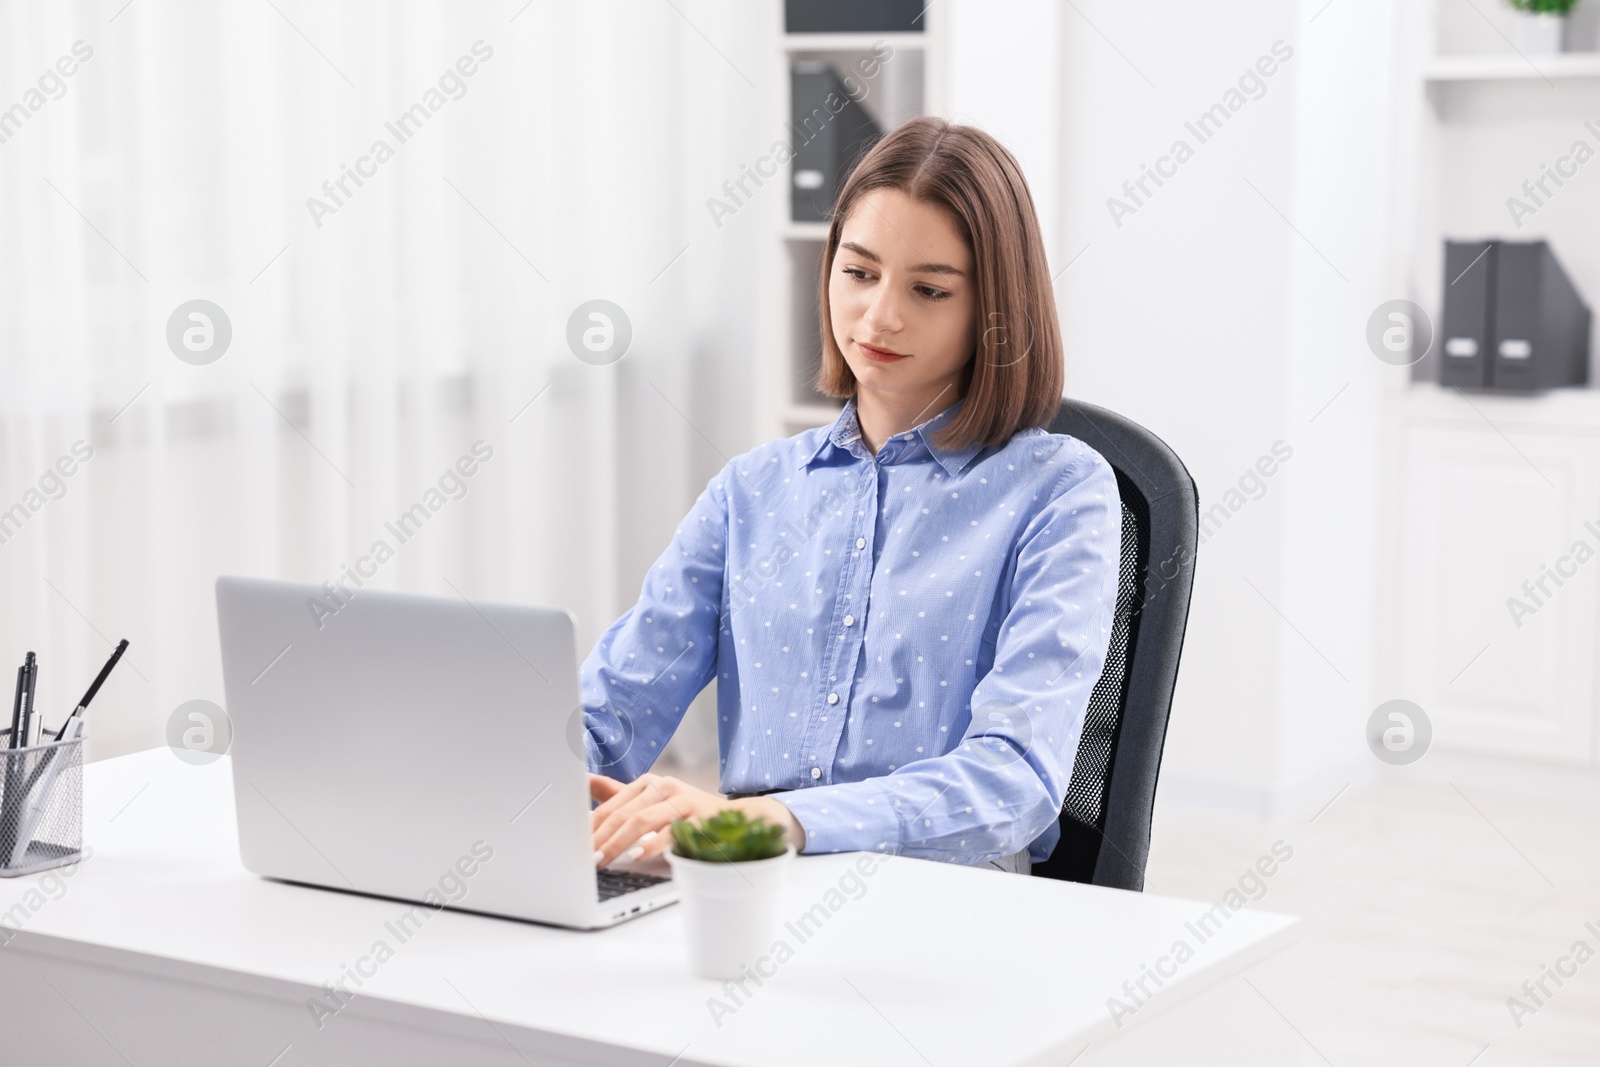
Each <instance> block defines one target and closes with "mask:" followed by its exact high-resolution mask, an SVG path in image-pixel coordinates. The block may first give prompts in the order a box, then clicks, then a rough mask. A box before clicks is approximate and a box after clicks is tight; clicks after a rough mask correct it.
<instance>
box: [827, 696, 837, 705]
mask: <svg viewBox="0 0 1600 1067" xmlns="http://www.w3.org/2000/svg"><path fill="white" fill-rule="evenodd" d="M828 703H830V704H837V703H839V694H838V693H829V694H828Z"/></svg>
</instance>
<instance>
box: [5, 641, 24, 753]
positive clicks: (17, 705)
mask: <svg viewBox="0 0 1600 1067" xmlns="http://www.w3.org/2000/svg"><path fill="white" fill-rule="evenodd" d="M27 684H28V668H27V667H25V666H24V667H18V668H17V695H16V696H15V697H13V698H12V699H11V739H10V743H9V744H8V745H7V746H6V747H7V748H16V747H17V731H18V729H19V728H20V727H21V726H22V691H23V689H24V688H26V687H27ZM7 766H8V768H9V764H8V765H7Z"/></svg>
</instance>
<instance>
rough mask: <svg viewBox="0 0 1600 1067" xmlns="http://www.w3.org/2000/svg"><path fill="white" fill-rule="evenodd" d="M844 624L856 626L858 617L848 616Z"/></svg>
mask: <svg viewBox="0 0 1600 1067" xmlns="http://www.w3.org/2000/svg"><path fill="white" fill-rule="evenodd" d="M844 624H845V625H846V626H854V625H855V624H856V617H855V616H854V615H846V616H845V617H844Z"/></svg>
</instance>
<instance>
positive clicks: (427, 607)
mask: <svg viewBox="0 0 1600 1067" xmlns="http://www.w3.org/2000/svg"><path fill="white" fill-rule="evenodd" d="M217 623H218V628H219V630H220V631H221V637H222V674H223V683H224V688H225V690H226V694H227V708H226V710H227V712H228V717H229V719H230V720H231V723H232V728H233V740H232V747H231V749H230V751H231V754H232V759H233V785H234V798H235V801H236V806H237V809H238V818H239V850H240V853H241V855H242V858H243V860H244V865H245V867H246V868H248V869H249V870H251V871H253V872H255V873H256V874H260V875H264V876H266V877H268V878H276V879H282V880H284V881H289V882H299V883H304V884H307V885H314V886H323V887H327V888H330V889H341V890H347V891H354V892H359V893H370V894H374V895H378V896H384V897H394V898H396V899H399V900H405V901H413V902H417V903H420V904H424V905H428V906H430V907H433V908H436V909H437V908H440V907H450V908H458V909H461V910H464V911H474V912H483V913H486V914H490V915H500V916H507V917H511V918H516V919H528V920H533V921H536V922H542V923H551V924H555V925H559V926H566V927H572V928H575V929H584V930H589V929H598V928H600V927H605V926H610V925H613V924H615V923H617V922H621V921H623V920H626V919H629V918H632V917H633V916H636V915H642V914H644V913H646V912H649V911H652V910H654V909H656V908H659V907H662V906H664V905H667V904H671V903H673V902H674V901H675V900H677V887H676V886H675V885H674V883H673V882H672V881H671V879H670V869H669V868H668V866H667V864H666V862H665V861H664V859H663V858H661V857H656V858H654V859H653V860H650V861H644V862H639V863H613V864H612V865H611V866H610V867H607V868H606V869H604V870H602V871H596V870H595V867H594V860H593V853H594V848H593V844H592V840H591V833H590V829H589V812H590V809H591V804H590V800H589V791H588V777H587V774H588V764H587V761H586V759H585V757H584V755H583V753H584V751H585V750H584V745H583V741H584V738H583V722H582V716H581V712H580V711H579V710H578V709H579V695H578V670H577V664H578V660H577V655H576V650H575V647H574V646H575V638H574V633H573V619H572V615H571V613H569V612H567V611H565V610H563V609H555V608H538V607H518V606H513V605H509V604H493V603H487V602H483V601H471V602H469V601H467V600H466V599H464V598H462V597H428V596H414V595H409V594H402V593H390V592H384V591H380V590H374V589H364V590H358V591H356V592H355V593H354V594H353V595H350V594H344V593H343V592H342V591H341V592H340V595H339V596H337V597H335V596H333V595H330V592H329V590H327V589H326V588H324V587H321V586H316V585H310V584H305V583H298V582H281V581H271V580H266V579H257V578H236V577H223V578H219V579H217ZM405 914H406V915H408V916H411V918H412V921H420V919H418V918H417V915H420V914H425V913H414V909H407V910H406V912H405Z"/></svg>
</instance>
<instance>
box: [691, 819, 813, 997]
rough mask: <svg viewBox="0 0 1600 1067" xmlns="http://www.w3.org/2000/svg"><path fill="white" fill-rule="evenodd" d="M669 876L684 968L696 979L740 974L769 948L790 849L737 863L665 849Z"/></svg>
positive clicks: (774, 933) (774, 934)
mask: <svg viewBox="0 0 1600 1067" xmlns="http://www.w3.org/2000/svg"><path fill="white" fill-rule="evenodd" d="M666 856H667V863H668V864H670V865H671V867H672V878H673V880H674V881H676V882H677V883H678V891H679V893H681V894H682V899H681V901H680V903H679V905H678V906H679V907H680V908H682V909H683V920H684V926H685V927H687V928H688V932H689V970H690V972H691V973H693V974H695V975H697V976H698V977H701V978H716V979H724V978H739V977H741V976H742V972H741V968H743V967H746V966H752V967H753V965H754V963H755V962H756V960H758V959H760V958H761V957H762V956H765V955H767V954H768V953H769V952H770V951H771V950H772V945H773V943H774V942H775V941H776V940H777V939H778V935H779V928H780V923H781V914H780V912H779V903H780V902H781V901H782V899H783V887H784V886H785V885H786V884H787V883H788V878H789V866H790V864H792V863H793V862H794V857H795V850H794V844H793V842H791V843H790V844H789V845H788V847H787V848H786V849H785V850H784V852H783V854H782V855H780V856H773V857H771V858H770V859H764V860H745V861H743V862H739V863H709V862H707V861H705V860H692V859H689V858H687V857H684V856H679V855H677V854H676V853H674V852H673V851H672V849H670V848H669V849H667V852H666Z"/></svg>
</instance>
